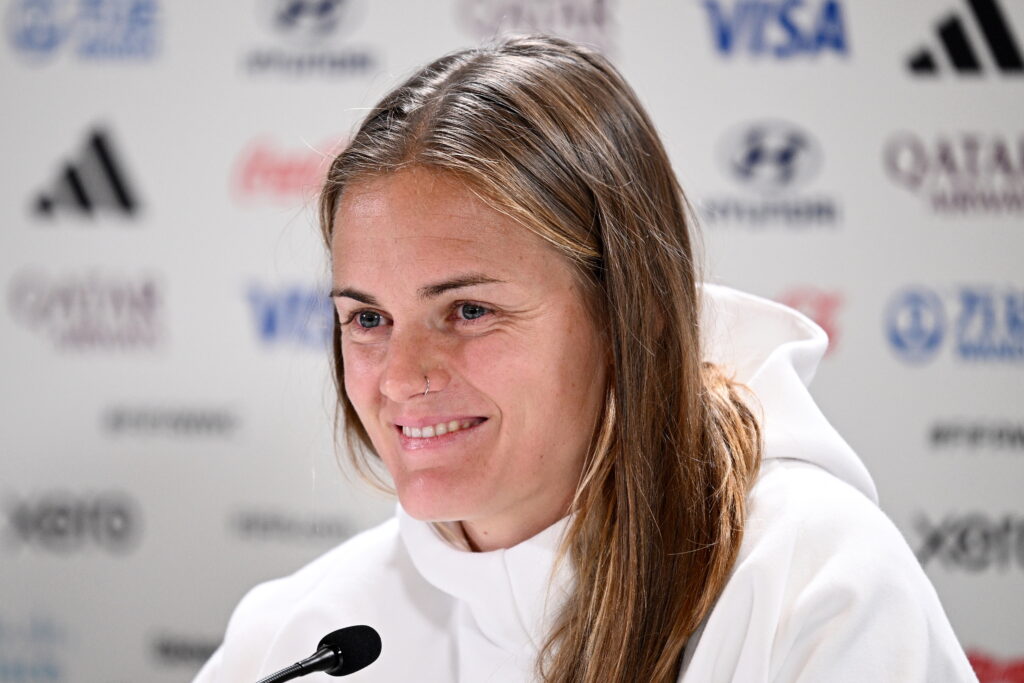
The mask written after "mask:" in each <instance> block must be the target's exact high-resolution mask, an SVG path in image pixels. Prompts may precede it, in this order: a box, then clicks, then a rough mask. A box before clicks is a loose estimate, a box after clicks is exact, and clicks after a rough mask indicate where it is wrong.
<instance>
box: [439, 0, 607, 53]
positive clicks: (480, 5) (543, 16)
mask: <svg viewBox="0 0 1024 683" xmlns="http://www.w3.org/2000/svg"><path fill="white" fill-rule="evenodd" d="M613 4H614V3H613V2H612V0H461V1H460V2H459V4H458V6H457V9H456V12H457V16H458V21H459V23H460V24H461V25H462V26H463V27H464V28H465V29H466V30H467V31H468V32H469V33H471V34H472V35H474V36H476V37H477V38H478V39H480V40H490V39H493V38H494V36H497V35H502V34H526V33H549V34H552V35H556V36H561V37H564V38H568V39H570V40H574V41H576V42H580V43H586V44H589V45H594V46H597V47H598V48H600V49H601V50H602V51H603V52H609V51H612V50H613V49H614V46H613V45H612V43H613V40H612V29H613V27H614V18H613V13H612V7H611V6H612V5H613Z"/></svg>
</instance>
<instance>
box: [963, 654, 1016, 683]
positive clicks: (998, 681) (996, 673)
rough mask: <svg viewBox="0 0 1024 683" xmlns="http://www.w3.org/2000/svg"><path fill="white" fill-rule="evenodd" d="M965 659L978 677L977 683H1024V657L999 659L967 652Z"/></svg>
mask: <svg viewBox="0 0 1024 683" xmlns="http://www.w3.org/2000/svg"><path fill="white" fill-rule="evenodd" d="M967 659H968V660H969V661H970V662H971V666H972V667H974V673H976V674H977V675H978V683H1024V657H1011V658H1007V659H1001V658H998V657H993V656H992V655H990V654H987V653H985V652H981V651H980V650H968V652H967Z"/></svg>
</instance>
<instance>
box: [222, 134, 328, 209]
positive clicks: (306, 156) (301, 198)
mask: <svg viewBox="0 0 1024 683" xmlns="http://www.w3.org/2000/svg"><path fill="white" fill-rule="evenodd" d="M343 147H344V143H330V144H323V145H318V146H312V145H303V144H295V145H287V146H286V145H280V144H277V143H275V142H273V141H272V140H270V139H268V138H260V139H257V140H254V141H253V142H251V143H249V145H247V146H246V148H245V149H244V150H243V151H242V153H241V155H240V156H239V158H238V161H237V162H236V164H235V170H234V173H233V174H232V178H231V194H232V196H234V198H235V200H236V201H238V202H241V203H249V202H257V201H259V202H269V203H274V204H285V205H290V206H295V205H300V204H304V203H309V202H311V201H312V200H313V199H314V197H315V196H316V194H317V192H319V191H320V187H321V186H322V185H323V182H324V178H325V176H326V174H327V168H328V166H329V165H330V162H331V159H333V158H334V156H335V155H336V154H337V152H339V151H341V149H342V148H343ZM321 150H328V151H321Z"/></svg>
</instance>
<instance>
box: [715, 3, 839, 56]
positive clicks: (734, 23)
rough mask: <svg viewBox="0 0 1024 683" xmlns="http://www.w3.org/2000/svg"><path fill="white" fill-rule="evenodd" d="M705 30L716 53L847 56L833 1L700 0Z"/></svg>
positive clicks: (836, 6) (837, 13)
mask: <svg viewBox="0 0 1024 683" xmlns="http://www.w3.org/2000/svg"><path fill="white" fill-rule="evenodd" d="M704 9H705V10H707V13H708V21H709V22H710V25H711V34H712V37H713V39H714V44H715V48H716V49H717V50H718V52H719V54H722V55H726V56H730V55H733V54H736V53H738V52H746V53H747V54H750V55H754V56H762V55H767V56H772V57H776V58H779V59H787V58H790V57H796V56H800V55H805V56H817V55H819V54H821V53H822V52H826V51H830V50H831V51H833V52H836V53H838V54H841V55H845V54H848V52H849V47H848V43H847V39H846V25H845V22H844V21H843V12H842V7H841V5H840V4H839V2H838V1H837V0H825V2H820V3H808V2H804V0H783V1H782V2H778V1H777V2H767V1H765V0H739V1H738V2H733V3H725V2H721V1H720V0H705V2H704Z"/></svg>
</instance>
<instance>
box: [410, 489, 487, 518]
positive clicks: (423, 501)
mask: <svg viewBox="0 0 1024 683" xmlns="http://www.w3.org/2000/svg"><path fill="white" fill-rule="evenodd" d="M398 501H399V503H401V505H402V509H403V510H405V512H406V514H408V515H409V516H410V517H412V518H413V519H417V520H419V521H421V522H458V521H461V520H464V519H471V518H473V517H475V516H476V514H475V513H477V512H478V511H479V510H478V508H479V507H480V506H479V503H477V502H476V501H473V500H470V499H467V497H466V496H465V495H459V493H458V492H457V491H454V490H452V487H438V486H427V485H424V482H417V483H416V484H415V485H412V486H401V485H400V486H399V487H398Z"/></svg>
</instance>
